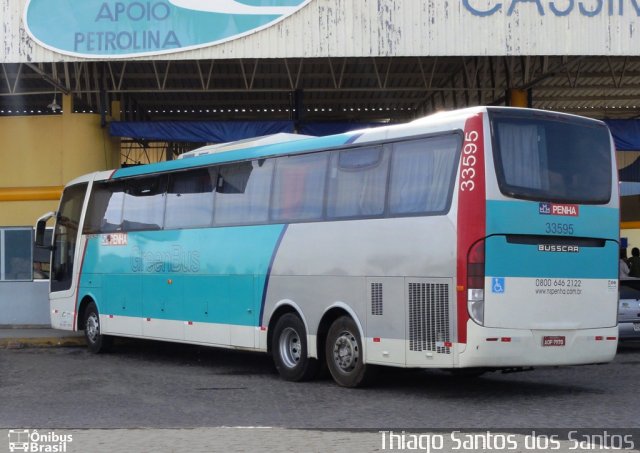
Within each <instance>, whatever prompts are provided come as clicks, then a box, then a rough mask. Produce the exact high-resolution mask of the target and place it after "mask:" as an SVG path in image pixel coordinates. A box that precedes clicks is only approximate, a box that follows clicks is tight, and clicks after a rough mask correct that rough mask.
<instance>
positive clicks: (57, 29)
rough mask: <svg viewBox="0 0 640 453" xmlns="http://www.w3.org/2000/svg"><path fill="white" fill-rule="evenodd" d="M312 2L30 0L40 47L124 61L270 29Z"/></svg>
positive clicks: (28, 11) (32, 30) (29, 21)
mask: <svg viewBox="0 0 640 453" xmlns="http://www.w3.org/2000/svg"><path fill="white" fill-rule="evenodd" d="M310 1H311V0H160V1H153V0H150V1H149V0H147V1H136V0H120V1H98V0H27V6H26V8H25V12H24V23H25V27H26V30H27V32H28V33H29V35H30V36H31V37H32V38H33V39H34V40H35V41H36V42H37V43H38V44H40V45H41V46H43V47H46V48H48V49H50V50H53V51H56V52H59V53H62V54H66V55H73V56H78V57H89V58H96V57H99V58H124V57H135V56H144V55H158V54H164V53H172V52H179V51H184V50H190V49H197V48H200V47H205V46H211V45H214V44H219V43H222V42H225V41H230V40H233V39H237V38H240V37H242V36H246V35H248V34H250V33H254V32H256V31H259V30H262V29H264V28H267V27H270V26H272V25H274V24H276V23H277V22H279V21H281V20H283V19H285V18H287V17H288V16H291V15H292V14H294V13H295V12H297V11H298V10H300V9H301V8H303V7H304V6H305V5H307V4H308V3H309V2H310Z"/></svg>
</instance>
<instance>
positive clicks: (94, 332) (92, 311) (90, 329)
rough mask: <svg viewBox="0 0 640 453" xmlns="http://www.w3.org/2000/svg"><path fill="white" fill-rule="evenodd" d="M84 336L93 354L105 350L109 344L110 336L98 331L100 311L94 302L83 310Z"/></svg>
mask: <svg viewBox="0 0 640 453" xmlns="http://www.w3.org/2000/svg"><path fill="white" fill-rule="evenodd" d="M84 338H85V340H87V347H88V349H89V351H90V352H93V353H94V354H97V353H99V352H105V351H107V350H108V349H109V347H110V346H111V340H112V338H111V337H108V336H106V335H102V333H101V332H100V313H99V312H98V307H96V304H95V303H94V302H91V303H90V304H89V305H88V306H87V309H86V310H85V312H84Z"/></svg>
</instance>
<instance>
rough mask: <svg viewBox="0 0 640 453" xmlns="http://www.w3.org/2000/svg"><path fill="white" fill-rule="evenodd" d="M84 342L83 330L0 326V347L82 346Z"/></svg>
mask: <svg viewBox="0 0 640 453" xmlns="http://www.w3.org/2000/svg"><path fill="white" fill-rule="evenodd" d="M84 344H85V341H84V335H83V332H72V331H68V330H57V329H52V328H49V327H32V328H24V327H16V328H13V327H5V328H0V349H20V348H27V347H31V348H44V347H63V346H82V345H84Z"/></svg>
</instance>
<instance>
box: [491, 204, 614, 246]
mask: <svg viewBox="0 0 640 453" xmlns="http://www.w3.org/2000/svg"><path fill="white" fill-rule="evenodd" d="M578 210H579V215H578V216H575V217H572V216H557V215H543V214H540V203H538V202H533V201H498V200H488V201H487V236H489V235H492V234H541V235H550V234H553V233H552V231H553V230H552V228H554V226H553V225H552V224H556V225H555V228H556V230H557V228H558V227H560V228H561V225H567V230H568V226H569V225H571V226H572V228H571V230H572V232H573V233H572V234H571V235H570V236H574V237H588V238H601V239H613V240H616V241H617V240H618V235H619V229H620V223H619V222H620V216H619V213H618V210H617V209H614V208H609V207H606V206H597V205H579V207H578Z"/></svg>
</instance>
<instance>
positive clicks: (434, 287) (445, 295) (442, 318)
mask: <svg viewBox="0 0 640 453" xmlns="http://www.w3.org/2000/svg"><path fill="white" fill-rule="evenodd" d="M450 341H451V336H450V328H449V285H447V284H443V283H409V350H411V351H433V352H438V353H441V354H450V352H451V350H450V348H449V347H447V346H445V343H447V344H448V343H449V342H450Z"/></svg>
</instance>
